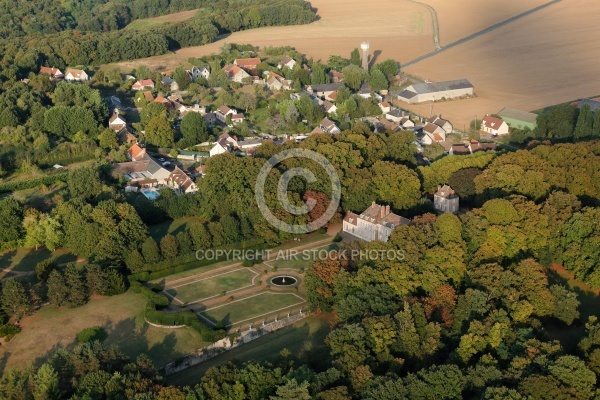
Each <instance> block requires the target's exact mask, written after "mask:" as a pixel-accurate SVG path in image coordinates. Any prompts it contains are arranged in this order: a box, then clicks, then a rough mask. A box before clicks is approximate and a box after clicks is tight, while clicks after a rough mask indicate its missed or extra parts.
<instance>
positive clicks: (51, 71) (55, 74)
mask: <svg viewBox="0 0 600 400" xmlns="http://www.w3.org/2000/svg"><path fill="white" fill-rule="evenodd" d="M40 74H46V75H50V78H57V79H62V78H64V77H65V74H63V73H62V71H61V70H60V69H58V68H50V67H41V68H40Z"/></svg>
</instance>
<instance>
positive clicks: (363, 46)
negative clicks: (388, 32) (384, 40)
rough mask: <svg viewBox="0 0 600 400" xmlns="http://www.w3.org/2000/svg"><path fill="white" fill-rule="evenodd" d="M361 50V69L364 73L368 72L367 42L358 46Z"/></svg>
mask: <svg viewBox="0 0 600 400" xmlns="http://www.w3.org/2000/svg"><path fill="white" fill-rule="evenodd" d="M360 48H361V50H362V67H363V69H364V70H365V71H368V70H369V42H362V43H361V44H360Z"/></svg>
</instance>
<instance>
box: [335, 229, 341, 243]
mask: <svg viewBox="0 0 600 400" xmlns="http://www.w3.org/2000/svg"><path fill="white" fill-rule="evenodd" d="M333 241H334V242H336V243H339V242H341V241H342V236H341V235H340V234H339V232H338V233H336V234H335V237H334V238H333Z"/></svg>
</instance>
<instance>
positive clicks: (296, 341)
mask: <svg viewBox="0 0 600 400" xmlns="http://www.w3.org/2000/svg"><path fill="white" fill-rule="evenodd" d="M331 317H332V316H331V314H321V315H314V316H311V317H308V318H305V319H303V320H300V321H298V322H296V323H294V324H292V325H290V326H287V327H285V328H282V329H280V330H278V331H275V332H272V333H269V334H267V335H265V336H263V337H260V338H258V339H256V340H253V341H252V342H250V343H247V344H245V345H243V346H241V347H238V348H236V349H233V350H230V351H227V352H225V353H223V354H221V355H219V356H217V357H215V358H212V359H210V360H208V361H205V362H203V363H201V364H198V365H195V366H193V367H191V368H188V369H185V370H183V371H181V372H178V373H176V374H173V375H171V376H169V377H167V382H168V383H169V384H171V385H177V386H186V385H190V386H193V385H195V384H197V383H200V379H202V376H203V375H204V374H205V373H206V371H207V370H208V369H209V368H211V367H215V366H219V365H222V364H224V363H226V362H228V361H237V362H240V363H242V362H249V361H254V362H260V361H270V362H276V361H277V360H278V359H279V358H280V355H279V353H280V352H281V350H283V349H288V350H289V351H290V352H291V353H292V356H293V357H295V358H297V359H298V360H299V361H300V363H308V364H310V365H314V366H315V367H318V366H320V364H321V363H326V362H327V357H324V356H323V354H329V351H328V348H327V345H326V344H325V337H326V336H327V334H328V333H329V331H330V328H329V322H330V320H331Z"/></svg>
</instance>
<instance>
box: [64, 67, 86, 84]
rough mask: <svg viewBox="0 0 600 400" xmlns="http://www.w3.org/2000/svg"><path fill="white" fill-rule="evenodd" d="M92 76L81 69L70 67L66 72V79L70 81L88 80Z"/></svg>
mask: <svg viewBox="0 0 600 400" xmlns="http://www.w3.org/2000/svg"><path fill="white" fill-rule="evenodd" d="M89 79H90V77H89V76H88V74H87V73H86V72H85V71H83V70H81V69H72V68H69V69H68V70H67V73H66V74H65V80H66V81H68V82H84V81H88V80H89Z"/></svg>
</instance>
